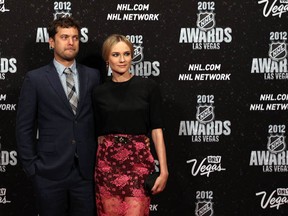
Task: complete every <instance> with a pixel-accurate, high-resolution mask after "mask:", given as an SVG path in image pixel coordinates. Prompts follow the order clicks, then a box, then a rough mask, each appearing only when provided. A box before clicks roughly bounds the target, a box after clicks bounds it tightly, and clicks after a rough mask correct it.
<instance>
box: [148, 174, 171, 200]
mask: <svg viewBox="0 0 288 216" xmlns="http://www.w3.org/2000/svg"><path fill="white" fill-rule="evenodd" d="M167 180H168V173H167V174H160V175H159V177H158V178H157V179H156V181H155V184H154V186H153V188H152V189H151V191H152V194H153V195H155V194H158V193H160V192H162V191H163V190H164V189H165V187H166V184H167Z"/></svg>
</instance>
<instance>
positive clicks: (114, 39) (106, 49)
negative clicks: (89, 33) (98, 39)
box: [102, 34, 134, 61]
mask: <svg viewBox="0 0 288 216" xmlns="http://www.w3.org/2000/svg"><path fill="white" fill-rule="evenodd" d="M120 41H123V42H124V43H126V44H127V46H128V47H129V48H130V51H131V56H132V58H133V54H134V47H133V44H132V43H131V42H130V40H129V39H128V38H127V37H125V36H124V35H120V34H112V35H110V36H109V37H108V38H107V39H106V40H105V41H104V43H103V46H102V57H103V59H104V61H108V59H109V55H110V52H111V49H112V46H114V45H115V44H117V43H119V42H120Z"/></svg>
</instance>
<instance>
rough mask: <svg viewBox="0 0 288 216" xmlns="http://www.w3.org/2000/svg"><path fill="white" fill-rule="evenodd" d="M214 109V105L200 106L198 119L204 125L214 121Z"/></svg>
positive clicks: (197, 114)
mask: <svg viewBox="0 0 288 216" xmlns="http://www.w3.org/2000/svg"><path fill="white" fill-rule="evenodd" d="M214 117H215V115H214V107H213V106H212V105H209V106H208V105H199V106H198V107H197V113H196V119H197V121H199V122H200V123H202V124H206V123H208V122H211V121H213V120H214Z"/></svg>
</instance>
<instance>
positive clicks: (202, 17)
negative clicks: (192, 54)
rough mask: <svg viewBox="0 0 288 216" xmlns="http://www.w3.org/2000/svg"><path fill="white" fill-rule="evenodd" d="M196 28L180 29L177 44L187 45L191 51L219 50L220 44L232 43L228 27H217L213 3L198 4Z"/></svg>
mask: <svg viewBox="0 0 288 216" xmlns="http://www.w3.org/2000/svg"><path fill="white" fill-rule="evenodd" d="M197 9H198V14H197V21H196V28H181V29H180V36H179V43H189V44H191V45H192V49H193V50H203V49H205V50H219V49H220V48H221V47H220V46H221V44H222V43H231V42H232V29H231V28H230V27H226V28H222V27H217V23H216V14H215V13H214V11H215V9H216V5H215V2H212V1H211V2H202V1H200V2H198V6H197Z"/></svg>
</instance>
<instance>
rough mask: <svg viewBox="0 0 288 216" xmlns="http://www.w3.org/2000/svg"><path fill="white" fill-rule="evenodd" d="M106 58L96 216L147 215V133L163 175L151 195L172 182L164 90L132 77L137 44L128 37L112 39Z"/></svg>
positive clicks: (97, 96) (99, 107)
mask: <svg viewBox="0 0 288 216" xmlns="http://www.w3.org/2000/svg"><path fill="white" fill-rule="evenodd" d="M102 55H103V58H104V60H105V61H106V63H107V66H108V67H110V68H111V70H112V79H111V80H110V81H108V82H106V83H104V84H103V85H101V86H98V87H96V88H95V90H94V92H93V102H94V109H95V110H94V111H95V112H94V113H95V119H96V125H97V126H96V127H97V128H96V129H97V131H96V132H97V134H98V150H97V161H96V167H95V185H96V205H97V211H98V216H102V215H105V216H114V215H115V216H116V215H117V216H118V215H119V216H120V215H125V216H138V215H149V205H150V197H149V195H148V194H149V192H148V191H145V189H144V179H145V178H146V177H147V176H148V175H149V174H150V173H152V172H154V169H155V168H154V167H155V165H154V158H153V156H152V155H151V153H150V150H149V148H148V147H147V146H146V144H145V139H146V138H147V137H146V136H147V134H148V133H149V132H151V136H152V140H153V142H154V145H155V149H156V152H157V156H158V160H159V164H160V175H159V177H158V178H157V179H156V181H155V184H154V186H153V188H152V190H151V193H152V194H157V193H160V192H161V191H163V190H164V188H165V186H166V182H167V179H168V168H167V162H166V150H165V144H164V138H163V132H162V129H161V128H162V126H163V124H162V120H161V109H160V107H161V97H160V91H159V88H158V86H157V85H156V83H155V82H154V81H153V80H150V79H144V78H141V77H136V76H133V75H131V74H130V73H129V68H130V66H131V62H132V57H133V45H132V44H131V42H130V41H129V40H128V39H127V38H126V37H125V36H123V35H116V34H114V35H111V36H110V37H108V38H107V39H106V40H105V42H104V44H103V50H102Z"/></svg>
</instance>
